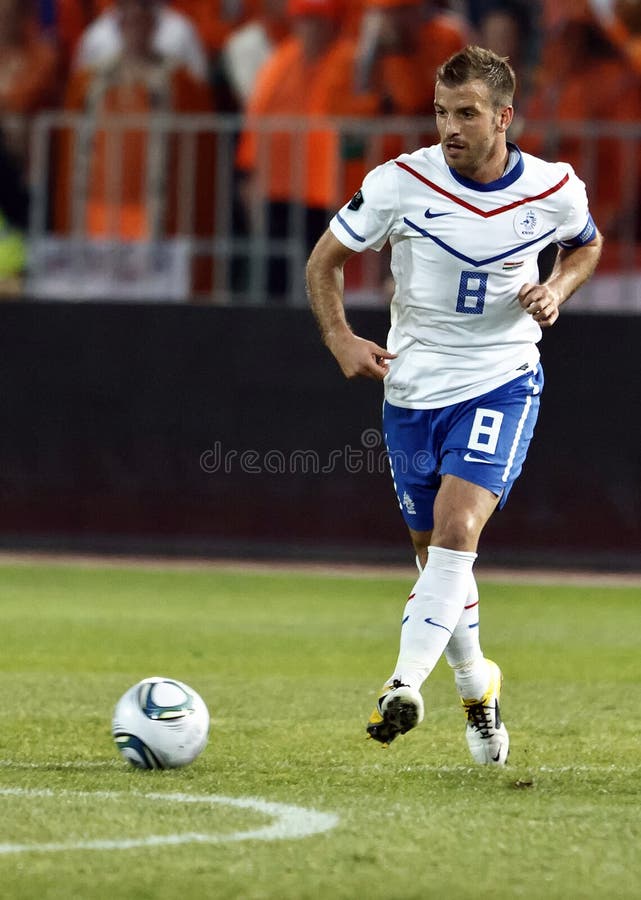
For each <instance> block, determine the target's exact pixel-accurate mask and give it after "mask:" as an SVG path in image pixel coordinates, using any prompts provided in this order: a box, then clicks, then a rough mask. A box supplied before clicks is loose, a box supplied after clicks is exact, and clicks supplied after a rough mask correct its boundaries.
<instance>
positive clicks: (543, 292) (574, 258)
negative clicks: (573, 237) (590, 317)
mask: <svg viewBox="0 0 641 900" xmlns="http://www.w3.org/2000/svg"><path fill="white" fill-rule="evenodd" d="M602 246H603V238H602V236H601V234H600V233H599V232H598V231H596V233H595V235H594V237H593V238H592V240H591V241H589V242H588V243H587V244H583V245H581V246H580V247H559V252H558V254H557V257H556V261H555V263H554V267H553V269H552V272H551V273H550V277H549V278H548V279H547V280H546V281H544V282H543V284H524V285H523V287H522V288H521V290H520V291H519V295H518V296H519V303H520V304H521V306H522V307H523V309H524V310H525V311H526V313H529V314H530V315H531V316H532V318H533V319H534V320H535V321H536V322H537V323H538V324H539V325H540V326H541V328H549V327H550V325H554V323H555V322H556V320H557V319H558V318H559V307H560V306H561V304H562V303H565V301H566V300H568V299H569V298H570V297H571V296H572V294H573V293H574V292H575V291H576V290H577V289H578V288H580V287H581V285H582V284H585V282H586V281H587V280H588V279H589V278H590V277H591V275H592V273H593V272H594V270H595V269H596V267H597V264H598V262H599V258H600V256H601V248H602Z"/></svg>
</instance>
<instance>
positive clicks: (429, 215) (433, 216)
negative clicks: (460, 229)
mask: <svg viewBox="0 0 641 900" xmlns="http://www.w3.org/2000/svg"><path fill="white" fill-rule="evenodd" d="M451 215H452V213H448V212H444V213H433V212H431V211H430V210H429V208H428V209H426V210H425V218H426V219H438V217H439V216H451Z"/></svg>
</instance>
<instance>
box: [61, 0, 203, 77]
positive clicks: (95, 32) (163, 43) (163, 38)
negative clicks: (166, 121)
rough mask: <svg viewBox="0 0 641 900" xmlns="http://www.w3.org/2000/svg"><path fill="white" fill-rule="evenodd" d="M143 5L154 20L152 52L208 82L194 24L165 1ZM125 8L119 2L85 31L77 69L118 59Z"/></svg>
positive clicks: (147, 1)
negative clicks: (178, 64) (116, 57)
mask: <svg viewBox="0 0 641 900" xmlns="http://www.w3.org/2000/svg"><path fill="white" fill-rule="evenodd" d="M141 5H145V6H148V7H149V15H150V16H153V30H152V36H151V46H152V48H153V50H154V51H155V52H156V53H158V54H160V55H161V56H163V57H165V58H167V59H171V60H173V61H174V62H176V63H180V64H181V65H182V66H184V67H185V68H187V69H188V70H189V71H190V72H191V74H192V75H193V76H194V78H197V79H199V80H201V81H205V80H206V79H207V76H208V64H207V54H206V52H205V48H204V45H203V41H202V39H201V37H200V35H199V33H198V31H197V29H196V27H195V26H194V24H193V23H192V21H191V20H190V19H189V18H188V17H187V16H185V15H183V14H182V13H180V12H178V11H177V10H175V9H172V8H171V7H169V6H168V5H167V4H165V3H163V2H162V0H144V3H143V0H141ZM125 7H126V2H123V0H116V2H115V3H113V4H110V5H109V6H108V7H107V8H106V9H105V10H104V12H102V13H101V14H100V15H99V16H98V17H97V18H96V19H95V20H94V21H93V22H92V23H91V24H90V25H89V26H88V27H87V28H86V29H85V31H83V33H82V34H81V36H80V39H79V41H78V44H77V47H76V50H75V53H74V61H73V65H74V68H75V69H87V68H89V67H93V68H95V67H97V66H100V65H101V64H102V63H106V62H109V61H110V60H111V59H113V58H114V57H115V56H118V54H119V53H120V51H121V50H122V44H123V30H122V27H121V20H122V16H123V9H125Z"/></svg>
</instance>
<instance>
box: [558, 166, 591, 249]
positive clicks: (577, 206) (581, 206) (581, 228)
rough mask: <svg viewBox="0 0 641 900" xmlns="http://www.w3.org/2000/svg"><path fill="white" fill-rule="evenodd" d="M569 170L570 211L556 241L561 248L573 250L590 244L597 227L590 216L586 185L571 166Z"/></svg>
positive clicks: (562, 223)
mask: <svg viewBox="0 0 641 900" xmlns="http://www.w3.org/2000/svg"><path fill="white" fill-rule="evenodd" d="M567 168H568V174H569V180H568V187H567V191H568V198H569V200H568V211H567V215H566V217H565V219H564V220H563V222H561V224H560V225H559V226H558V228H557V230H556V234H555V237H554V239H555V241H556V242H557V243H558V244H559V245H560V246H561V247H565V248H566V249H571V248H572V247H582V246H583V245H584V244H589V243H590V241H591V240H592V239H593V238H594V236H595V235H596V226H595V224H594V220H593V219H592V216H591V215H590V210H589V207H588V197H587V193H586V190H585V184H584V183H583V182H582V181H581V179H580V178H578V177H577V176H576V175H575V173H574V170H573V169H572V167H571V166H568V167H567Z"/></svg>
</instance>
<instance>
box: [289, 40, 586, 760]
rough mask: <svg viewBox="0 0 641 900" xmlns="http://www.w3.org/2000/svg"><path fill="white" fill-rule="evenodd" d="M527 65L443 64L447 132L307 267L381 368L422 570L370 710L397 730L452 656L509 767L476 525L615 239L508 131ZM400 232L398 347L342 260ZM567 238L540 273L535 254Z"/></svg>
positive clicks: (475, 745) (367, 368) (349, 207)
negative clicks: (484, 641) (347, 284)
mask: <svg viewBox="0 0 641 900" xmlns="http://www.w3.org/2000/svg"><path fill="white" fill-rule="evenodd" d="M514 88H515V79H514V72H513V70H512V68H511V66H510V65H509V64H508V62H507V60H506V59H504V58H502V57H499V56H497V55H496V54H494V53H493V52H491V51H489V50H484V49H482V48H479V47H473V46H468V47H466V48H464V49H463V50H462V51H460V52H459V53H457V54H455V55H454V56H452V57H450V58H449V59H448V60H447V61H446V62H445V63H444V64H443V65H442V66H441V67H440V69H439V70H438V73H437V79H436V89H435V101H434V107H435V113H436V124H437V128H438V133H439V138H440V143H438V144H436V145H434V146H431V147H427V148H422V149H420V150H417V151H416V152H415V153H411V154H404V155H402V156H400V157H398V158H397V159H394V160H391V161H389V162H387V163H385V164H384V165H382V166H379V167H378V168H376V169H374V170H373V171H372V172H370V173H369V174H368V175H367V176H366V178H365V180H364V182H363V185H362V188H361V190H359V191H358V192H357V193H356V194H355V196H354V197H352V199H351V200H350V201H349V203H347V204H346V205H345V206H344V207H343V208H342V209H341V210H340V211H339V212H338V213H337V214H336V215H335V216H334V218H333V219H332V220H331V222H330V225H329V229H328V230H327V231H326V232H325V234H324V235H323V236H322V237H321V239H320V240H319V242H318V244H317V245H316V247H315V248H314V250H313V252H312V254H311V256H310V259H309V262H308V266H307V282H308V290H309V295H310V299H311V305H312V309H313V312H314V314H315V316H316V319H317V321H318V324H319V327H320V330H321V334H322V337H323V340H324V342H325V344H326V345H327V347H328V348H329V350H330V351H331V352H332V354H333V355H334V357H335V358H336V360H337V362H338V364H339V366H340V368H341V369H342V371H343V373H344V374H345V375H346V376H347V377H348V378H353V377H355V376H367V377H370V378H374V379H378V380H381V381H383V383H384V389H385V402H384V411H383V430H384V434H385V441H386V444H387V449H388V453H389V459H390V464H391V470H392V475H393V478H394V485H395V489H396V493H397V496H398V501H399V504H400V507H401V510H402V513H403V516H404V519H405V522H406V524H407V525H408V527H409V532H410V536H411V539H412V542H413V545H414V549H415V552H416V557H417V564H418V568H419V572H420V574H419V577H418V580H417V582H416V584H415V586H414V588H413V589H412V591H411V593H410V596H409V599H408V601H407V606H406V607H405V611H404V613H403V617H402V625H401V638H400V650H399V655H398V661H397V663H396V666H395V668H394V670H393V672H392V673H391V675H390V677H389V678H388V679H387V681H386V682H385V685H384V687H383V689H382V691H381V696H380V698H379V700H378V703H377V705H376V708H375V709H374V712H373V713H372V715H371V717H370V720H369V722H368V724H367V732H368V734H369V736H370V737H372V738H374V739H375V740H377V741H379V742H381V743H382V744H384V745H387V744H389V743H390V742H391V741H393V740H394V739H395V738H396V736H397V735H398V734H404V733H405V732H406V731H409V730H410V729H411V728H413V727H414V726H415V725H418V724H419V722H421V720H422V718H423V700H422V696H421V693H420V688H421V686H422V684H423V682H424V681H425V679H426V678H427V677H428V675H429V674H430V672H431V671H432V670H433V669H434V666H435V665H436V663H437V661H438V659H439V658H440V656H441V655H442V654H443V653H445V656H446V659H447V662H448V663H449V665H450V666H451V667H452V669H453V670H454V678H455V683H456V687H457V690H458V694H459V696H460V698H461V700H462V704H463V710H464V712H465V714H466V720H467V721H466V737H467V743H468V746H469V749H470V752H471V754H472V757H473V758H474V760H475V761H476V762H478V763H484V764H490V765H504V764H505V762H506V759H507V755H508V750H509V737H508V732H507V730H506V727H505V725H504V724H503V722H502V721H501V715H500V709H499V696H500V692H501V684H502V674H501V670H500V669H499V667H498V665H497V664H496V663H494V662H492V661H491V660H489V659H486V658H485V657H484V655H483V652H482V650H481V646H480V642H479V628H478V625H479V597H478V590H477V587H476V583H475V579H474V575H473V571H472V569H473V565H474V561H475V560H476V557H477V547H478V542H479V537H480V535H481V532H482V530H483V527H484V525H485V523H486V522H487V521H488V519H489V518H490V516H491V515H492V513H493V511H494V510H495V509H496V507H497V506H498V507H502V506H503V504H504V503H505V501H506V499H507V496H508V494H509V492H510V489H511V487H512V485H513V484H514V481H515V479H516V478H517V477H518V475H519V473H520V471H521V467H522V465H523V461H524V459H525V455H526V452H527V448H528V445H529V443H530V440H531V438H532V433H533V430H534V424H535V421H536V418H537V413H538V407H539V400H540V396H541V390H542V387H543V373H542V371H541V366H540V363H539V353H538V350H537V346H536V345H537V342H538V341H539V340H540V338H541V328H544V327H549V326H550V325H553V324H554V322H555V321H556V320H557V318H558V316H559V308H560V306H561V304H562V303H564V302H565V301H566V300H567V299H568V298H569V297H570V296H571V295H572V294H573V293H574V292H575V291H576V289H577V288H578V287H579V286H580V285H582V284H583V283H584V282H585V281H586V280H587V279H588V278H589V277H590V276H591V275H592V273H593V271H594V269H595V267H596V265H597V262H598V259H599V255H600V252H601V244H602V238H601V236H600V234H599V232H598V230H597V228H596V227H595V224H594V222H593V220H592V217H591V216H590V212H589V209H588V201H587V197H586V193H585V186H584V184H583V183H582V182H581V181H580V180H579V179H578V178H577V176H576V175H575V173H574V171H573V170H572V168H571V167H570V166H569V165H567V164H564V163H548V162H544V161H543V160H541V159H538V158H537V157H534V156H530V155H528V154H526V153H521V151H520V150H519V148H518V147H517V146H515V145H514V144H512V143H510V142H508V141H507V137H506V133H507V130H508V128H509V126H510V123H511V121H512V117H513V107H512V100H513V96H514ZM386 241H389V242H390V245H391V269H392V274H393V276H394V280H395V291H394V296H393V299H392V304H391V330H390V332H389V336H388V346H387V348H384V347H380V346H378V344H376V343H374V342H372V341H370V340H367V339H366V338H362V337H359V336H357V335H355V334H354V333H353V332H352V331H351V329H350V327H349V325H348V323H347V320H346V316H345V310H344V304H343V267H344V265H345V263H346V262H347V260H348V259H349V258H350V257H351V256H352V255H353V254H354V253H358V252H361V251H363V250H365V249H367V248H368V247H372V248H373V249H375V250H380V249H381V248H382V247H383V245H384V244H385V243H386ZM552 242H555V243H556V244H557V245H558V253H557V257H556V262H555V265H554V267H553V270H552V272H551V274H550V276H549V278H547V280H546V281H545V282H544V283H543V284H539V279H538V267H537V255H538V253H539V252H540V251H541V250H542V249H543V247H545V246H546V245H547V244H550V243H552Z"/></svg>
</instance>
